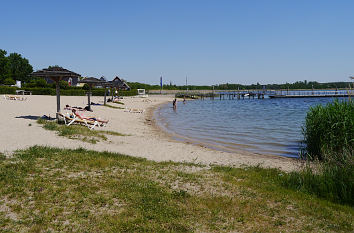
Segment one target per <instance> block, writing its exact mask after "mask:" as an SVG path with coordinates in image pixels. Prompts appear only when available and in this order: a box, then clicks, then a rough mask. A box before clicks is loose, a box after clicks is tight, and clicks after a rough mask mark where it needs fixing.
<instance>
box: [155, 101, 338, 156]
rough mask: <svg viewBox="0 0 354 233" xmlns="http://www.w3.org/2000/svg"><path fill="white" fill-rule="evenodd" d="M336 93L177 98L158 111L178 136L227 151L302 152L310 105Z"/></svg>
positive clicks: (167, 127)
mask: <svg viewBox="0 0 354 233" xmlns="http://www.w3.org/2000/svg"><path fill="white" fill-rule="evenodd" d="M332 101H333V98H299V99H268V98H266V99H263V100H258V99H244V100H216V99H215V100H195V101H187V102H186V104H183V103H182V102H178V104H177V110H176V111H174V110H173V108H172V103H170V104H168V105H165V106H162V107H161V108H160V109H158V110H157V111H156V112H155V117H156V118H157V121H158V123H159V125H160V126H161V127H163V128H164V129H165V130H167V131H168V132H169V133H172V134H174V135H175V137H176V139H180V140H186V141H190V142H194V143H197V144H203V145H206V146H209V147H212V148H216V149H220V150H223V151H230V152H232V151H237V150H240V149H242V150H248V151H251V152H255V153H263V154H275V155H281V156H288V157H297V156H298V152H299V147H300V142H301V140H302V130H301V127H302V126H303V124H304V121H305V116H306V112H307V111H308V109H309V107H310V106H314V105H317V104H326V103H328V102H332Z"/></svg>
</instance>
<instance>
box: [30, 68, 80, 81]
mask: <svg viewBox="0 0 354 233" xmlns="http://www.w3.org/2000/svg"><path fill="white" fill-rule="evenodd" d="M30 75H31V76H34V77H48V78H52V77H61V78H63V77H72V78H73V77H80V76H81V75H80V74H78V73H75V72H73V71H70V70H67V69H64V68H62V67H59V66H52V67H48V68H47V69H42V70H37V71H35V72H32V73H31V74H30Z"/></svg>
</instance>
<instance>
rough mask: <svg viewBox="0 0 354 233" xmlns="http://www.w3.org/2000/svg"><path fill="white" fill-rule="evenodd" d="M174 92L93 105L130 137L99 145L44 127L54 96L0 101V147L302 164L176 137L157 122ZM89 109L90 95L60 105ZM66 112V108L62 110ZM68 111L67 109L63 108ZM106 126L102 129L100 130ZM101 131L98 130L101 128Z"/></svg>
mask: <svg viewBox="0 0 354 233" xmlns="http://www.w3.org/2000/svg"><path fill="white" fill-rule="evenodd" d="M172 100H173V96H149V97H148V98H139V97H124V98H123V99H122V102H123V103H124V105H119V104H112V103H111V105H114V106H116V107H123V108H125V109H113V108H108V107H105V106H102V105H94V106H92V109H93V112H92V113H88V114H87V115H93V116H99V117H101V118H103V119H108V120H109V123H108V124H107V126H106V127H105V128H103V129H104V130H110V131H115V132H119V133H122V134H126V135H128V136H109V138H108V140H107V141H100V142H98V143H96V144H91V143H88V142H83V141H80V140H73V139H68V138H66V137H61V136H58V135H57V134H56V133H55V132H54V131H48V130H45V129H43V128H42V126H41V125H39V124H38V123H37V122H36V119H37V118H38V117H41V116H43V115H47V116H51V117H54V116H55V112H56V111H55V110H56V97H55V96H35V95H33V96H27V100H26V101H14V100H6V99H4V98H1V99H0V109H1V114H0V128H1V135H0V151H1V152H3V153H5V154H11V153H12V152H13V151H15V150H17V149H24V148H28V147H30V146H34V145H45V146H54V147H60V148H79V147H83V148H86V149H90V150H96V151H110V152H117V153H122V154H126V155H130V156H136V157H142V158H146V159H149V160H154V161H175V162H193V163H200V164H205V165H210V164H218V165H228V166H236V167H239V166H242V165H258V164H260V165H261V166H263V167H271V168H280V169H281V170H284V171H291V170H293V169H295V168H296V167H297V164H296V162H295V160H293V159H289V158H285V157H278V156H269V155H260V154H252V153H250V152H245V151H240V152H237V153H228V152H223V151H217V150H213V149H209V148H206V147H204V146H200V145H195V144H191V143H185V142H180V141H176V140H173V138H172V137H171V136H170V135H168V134H167V133H165V132H163V131H162V130H161V129H160V128H159V127H158V126H157V124H156V122H155V120H154V117H153V112H154V110H155V109H156V108H157V106H159V105H162V104H166V103H168V102H172ZM91 101H92V102H94V103H100V104H102V103H103V97H96V96H94V97H91ZM66 104H69V105H71V106H81V107H84V106H86V104H87V97H85V96H62V97H61V107H62V109H63V107H64V106H65V105H66ZM127 109H139V110H140V109H141V110H144V112H143V113H132V112H129V111H127ZM63 111H64V110H63ZM64 112H65V111H64ZM101 129H102V128H101ZM97 130H99V129H97Z"/></svg>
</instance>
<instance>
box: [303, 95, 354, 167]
mask: <svg viewBox="0 0 354 233" xmlns="http://www.w3.org/2000/svg"><path fill="white" fill-rule="evenodd" d="M303 134H304V142H305V145H306V148H305V150H306V153H307V155H309V156H310V157H311V158H312V159H315V158H317V159H319V160H323V158H324V153H327V154H331V153H330V152H335V153H341V152H342V151H344V150H352V149H353V144H354V102H352V101H341V102H340V101H338V100H336V101H334V102H333V103H328V104H327V105H326V106H322V105H318V106H316V107H312V108H311V109H310V111H309V112H308V113H307V116H306V122H305V126H304V128H303Z"/></svg>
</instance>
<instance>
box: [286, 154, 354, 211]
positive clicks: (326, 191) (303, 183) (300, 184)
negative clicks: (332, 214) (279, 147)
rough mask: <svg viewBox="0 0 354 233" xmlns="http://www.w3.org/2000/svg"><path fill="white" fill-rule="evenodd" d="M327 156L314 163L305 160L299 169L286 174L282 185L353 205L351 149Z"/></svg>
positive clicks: (353, 170) (353, 164)
mask: <svg viewBox="0 0 354 233" xmlns="http://www.w3.org/2000/svg"><path fill="white" fill-rule="evenodd" d="M332 153H333V152H332ZM327 157H328V159H326V160H324V161H322V162H317V163H315V164H314V163H309V162H306V163H305V164H304V167H303V168H302V169H301V170H300V171H297V172H291V173H290V174H288V175H287V176H286V179H285V180H284V185H285V186H287V187H290V188H293V189H295V190H301V191H303V192H307V193H312V194H316V195H317V196H319V197H321V198H325V199H328V200H331V201H335V202H339V203H347V204H349V205H351V206H354V157H353V151H351V153H350V152H342V153H339V154H335V153H334V154H332V155H330V156H327ZM336 157H339V158H336Z"/></svg>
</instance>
